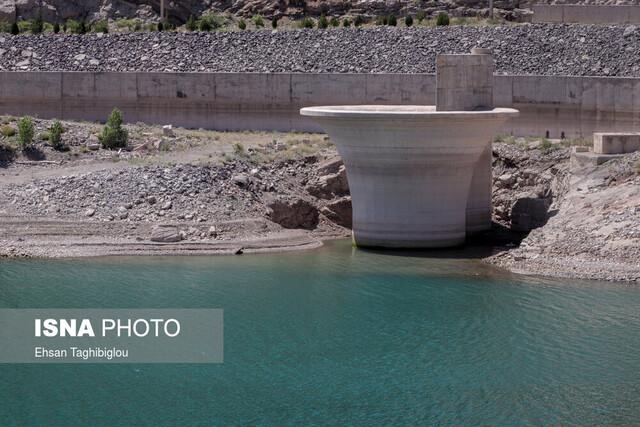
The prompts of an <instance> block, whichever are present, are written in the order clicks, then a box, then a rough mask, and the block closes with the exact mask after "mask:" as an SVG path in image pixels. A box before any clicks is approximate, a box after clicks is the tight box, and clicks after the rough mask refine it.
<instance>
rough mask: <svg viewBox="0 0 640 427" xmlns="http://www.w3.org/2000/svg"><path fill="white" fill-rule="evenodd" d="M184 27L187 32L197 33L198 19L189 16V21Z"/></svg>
mask: <svg viewBox="0 0 640 427" xmlns="http://www.w3.org/2000/svg"><path fill="white" fill-rule="evenodd" d="M184 26H185V28H186V29H187V31H195V30H197V29H198V24H197V23H196V19H195V18H194V17H193V15H190V16H189V19H187V23H186V24H184Z"/></svg>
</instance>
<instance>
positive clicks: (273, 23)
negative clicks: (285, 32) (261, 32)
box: [271, 16, 278, 30]
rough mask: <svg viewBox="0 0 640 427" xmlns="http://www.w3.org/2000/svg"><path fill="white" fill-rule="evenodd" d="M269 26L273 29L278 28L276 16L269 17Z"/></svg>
mask: <svg viewBox="0 0 640 427" xmlns="http://www.w3.org/2000/svg"><path fill="white" fill-rule="evenodd" d="M271 28H273V29H274V30H275V29H276V28H278V18H276V17H275V16H274V17H273V18H271Z"/></svg>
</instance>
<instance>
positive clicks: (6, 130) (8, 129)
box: [0, 125, 16, 138]
mask: <svg viewBox="0 0 640 427" xmlns="http://www.w3.org/2000/svg"><path fill="white" fill-rule="evenodd" d="M0 133H1V134H2V136H4V137H5V138H10V137H12V136H14V135H15V134H16V130H15V129H14V128H13V126H11V125H2V127H0Z"/></svg>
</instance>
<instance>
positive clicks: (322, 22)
mask: <svg viewBox="0 0 640 427" xmlns="http://www.w3.org/2000/svg"><path fill="white" fill-rule="evenodd" d="M328 27H329V21H327V17H326V16H324V13H323V14H322V15H320V19H319V20H318V28H320V29H323V30H324V29H326V28H328Z"/></svg>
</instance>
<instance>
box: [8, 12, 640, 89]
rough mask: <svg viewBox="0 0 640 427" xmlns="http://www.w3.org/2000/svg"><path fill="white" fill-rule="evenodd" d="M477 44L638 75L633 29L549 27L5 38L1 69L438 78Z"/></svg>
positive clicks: (509, 56) (573, 69) (639, 36)
mask: <svg viewBox="0 0 640 427" xmlns="http://www.w3.org/2000/svg"><path fill="white" fill-rule="evenodd" d="M475 46H481V47H488V48H491V49H492V50H493V52H494V56H495V59H496V69H497V72H498V73H508V74H546V75H579V76H626V77H632V76H633V77H638V76H640V56H638V55H637V52H640V29H638V28H636V27H635V26H593V25H543V24H524V25H517V26H485V27H471V26H452V27H436V28H424V27H422V28H392V27H375V28H366V29H355V28H340V29H327V30H319V29H314V30H296V31H287V30H285V31H269V30H258V31H229V32H215V33H203V32H190V33H171V32H163V33H158V32H155V33H128V34H90V35H83V36H80V35H62V34H59V35H55V34H44V35H19V36H10V35H3V36H1V37H0V55H1V56H2V61H0V70H16V71H23V70H25V71H26V70H39V71H55V70H68V71H203V72H314V73H322V72H333V73H385V72H390V73H432V72H434V71H435V70H434V66H435V58H436V55H438V54H439V53H468V52H469V51H470V50H471V48H472V47H475Z"/></svg>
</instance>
